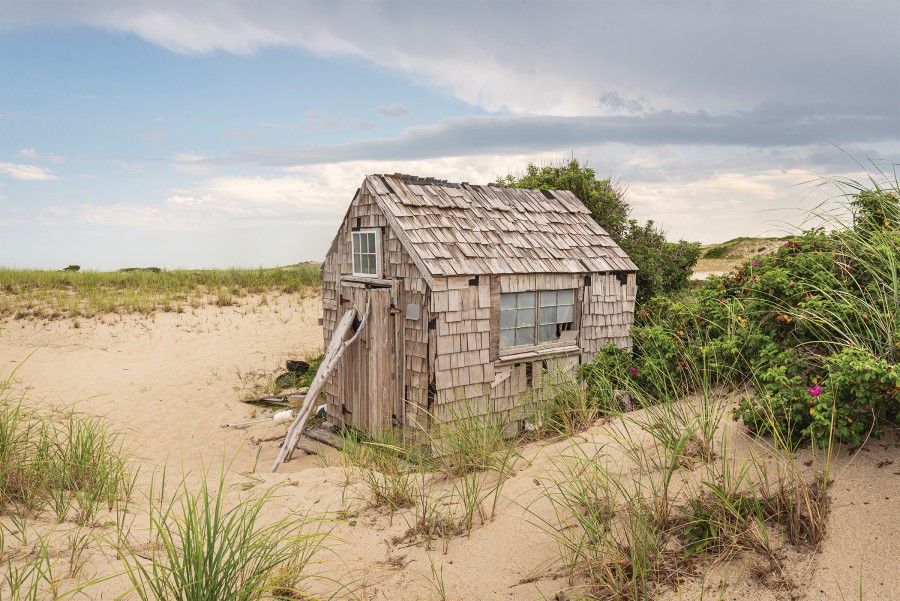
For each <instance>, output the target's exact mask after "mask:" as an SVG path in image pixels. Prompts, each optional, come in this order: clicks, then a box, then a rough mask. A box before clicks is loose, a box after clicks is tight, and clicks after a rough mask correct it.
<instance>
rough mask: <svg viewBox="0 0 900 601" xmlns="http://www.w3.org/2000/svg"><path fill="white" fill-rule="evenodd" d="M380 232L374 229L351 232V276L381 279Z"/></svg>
mask: <svg viewBox="0 0 900 601" xmlns="http://www.w3.org/2000/svg"><path fill="white" fill-rule="evenodd" d="M379 234H381V232H380V231H379V230H376V229H369V230H357V231H354V232H351V234H350V236H351V240H352V244H353V275H355V276H360V277H367V278H380V277H381V236H380V235H379Z"/></svg>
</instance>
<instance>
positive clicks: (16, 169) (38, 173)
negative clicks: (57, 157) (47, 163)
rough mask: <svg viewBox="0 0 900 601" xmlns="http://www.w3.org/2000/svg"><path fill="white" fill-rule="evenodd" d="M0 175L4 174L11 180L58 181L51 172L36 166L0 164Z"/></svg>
mask: <svg viewBox="0 0 900 601" xmlns="http://www.w3.org/2000/svg"><path fill="white" fill-rule="evenodd" d="M0 173H5V174H6V175H8V176H9V177H11V178H12V179H18V180H22V181H32V182H46V181H50V180H54V179H58V178H57V177H56V176H55V175H53V172H52V171H50V170H49V169H47V168H45V167H38V166H37V165H24V164H22V163H0Z"/></svg>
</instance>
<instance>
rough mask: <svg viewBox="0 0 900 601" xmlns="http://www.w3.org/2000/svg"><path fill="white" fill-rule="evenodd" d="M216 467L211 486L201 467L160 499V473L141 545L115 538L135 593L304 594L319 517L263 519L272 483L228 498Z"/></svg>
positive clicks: (248, 597)
mask: <svg viewBox="0 0 900 601" xmlns="http://www.w3.org/2000/svg"><path fill="white" fill-rule="evenodd" d="M225 475H226V469H225V467H224V466H223V469H222V471H221V473H220V475H219V477H218V480H217V481H216V482H215V484H214V485H211V484H210V483H209V482H208V479H207V478H206V474H203V475H202V477H201V481H200V487H199V489H197V490H193V489H192V488H191V487H190V486H188V484H187V482H186V481H184V482H182V483H181V485H180V486H179V487H178V491H177V494H175V495H174V496H173V497H172V498H171V499H169V500H166V497H167V493H166V490H165V488H166V485H165V478H164V477H163V478H161V479H158V480H156V481H155V482H154V485H153V486H151V490H150V494H149V496H148V504H149V507H148V511H149V517H150V529H149V532H148V533H147V539H146V543H145V544H138V543H136V542H134V541H133V540H131V539H128V538H127V537H122V538H121V539H120V541H119V544H118V547H119V554H120V556H121V557H122V558H123V560H124V562H125V565H126V568H127V574H128V577H129V579H130V580H131V582H132V585H133V587H134V588H133V591H134V593H135V594H136V595H137V596H138V597H139V598H140V599H142V600H143V601H150V600H153V601H163V600H170V599H180V600H182V601H201V600H203V601H206V600H212V599H216V600H220V601H253V600H257V599H306V598H313V597H311V596H309V595H308V592H307V587H308V585H309V584H310V581H311V580H312V579H313V578H315V577H316V575H315V574H311V573H309V570H308V568H309V564H310V561H311V560H312V559H313V557H314V556H315V555H316V554H317V553H319V552H320V551H322V550H323V549H324V548H325V540H324V539H325V536H326V533H325V532H324V531H323V530H322V528H321V526H322V522H320V521H317V520H313V519H311V518H309V517H308V516H306V515H301V516H296V515H290V516H287V517H284V518H278V519H275V520H270V519H268V518H267V513H268V511H269V509H270V507H271V506H272V504H273V503H274V502H275V496H274V491H273V490H271V489H270V490H267V491H265V492H263V493H262V494H259V495H255V496H250V497H244V498H234V495H233V494H229V492H228V487H227V485H226V482H225Z"/></svg>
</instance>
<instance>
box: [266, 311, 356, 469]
mask: <svg viewBox="0 0 900 601" xmlns="http://www.w3.org/2000/svg"><path fill="white" fill-rule="evenodd" d="M368 316H369V311H368V308H367V309H366V314H365V315H364V316H363V320H365V319H366V318H367V317H368ZM355 317H356V310H355V309H350V310H349V311H347V312H346V313H345V314H344V316H343V317H342V318H341V321H340V323H339V324H338V328H337V330H335V335H334V336H332V338H331V344H329V346H328V350H327V351H326V353H325V356H324V358H323V359H322V364H321V365H320V366H319V370H318V371H317V372H316V376H315V378H313V381H312V383H311V384H310V386H309V391H307V393H306V399H304V401H303V405H302V406H301V407H300V410H299V411H298V412H297V417H296V418H295V419H294V422H293V423H292V424H291V425H290V427H289V428H288V431H287V434H286V435H285V437H284V444H283V445H282V446H281V450H280V451H279V452H278V456H277V457H276V458H275V462H274V463H273V464H272V469H271V471H272V472H275V471H276V470H277V469H278V466H280V465H281V464H282V463H283V462H284V461H286V460H288V459H290V457H291V455H292V454H293V452H294V449H295V448H296V447H297V442H298V441H299V440H300V435H301V434H302V433H303V426H305V425H306V420H307V419H309V416H310V414H311V413H312V407H313V405H314V404H315V402H316V398H317V397H318V396H319V393H320V392H321V391H322V385H323V384H324V383H325V380H326V379H327V378H328V376H329V375H330V374H331V372H332V371H333V370H334V368H335V367H336V366H337V364H338V361H339V360H340V358H341V355H342V354H343V352H344V350H345V349H346V348H347V346H349V345H350V344H352V342H353V341H354V340H355V339H356V335H355V336H353V338H351V339H350V340H348V341H347V342H346V343H344V342H343V339H344V336H346V335H347V332H348V331H349V330H350V325H351V324H352V323H353V320H354V318H355ZM358 334H359V332H358V331H357V335H358Z"/></svg>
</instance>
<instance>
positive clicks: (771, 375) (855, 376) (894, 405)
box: [581, 182, 900, 445]
mask: <svg viewBox="0 0 900 601" xmlns="http://www.w3.org/2000/svg"><path fill="white" fill-rule="evenodd" d="M844 210H845V212H849V213H851V214H852V216H853V219H852V223H851V224H849V225H840V224H833V225H834V227H833V229H832V230H831V231H826V230H825V229H823V228H818V229H812V230H808V231H805V232H802V233H800V234H799V235H797V236H794V237H791V238H789V239H787V240H786V241H785V242H784V243H783V245H782V246H781V247H780V248H779V249H778V250H777V251H776V252H775V253H773V254H772V255H768V256H761V257H757V258H755V259H752V260H749V261H746V262H745V263H744V264H743V265H742V266H741V267H740V268H739V269H738V270H736V271H735V272H734V273H732V274H729V275H726V276H722V277H711V278H709V280H708V281H707V282H705V283H704V284H702V285H701V286H700V287H698V288H696V289H695V290H693V291H692V292H691V293H684V294H681V295H678V296H674V297H669V298H665V297H657V298H653V299H651V300H649V301H647V302H646V303H644V304H643V305H641V306H640V307H639V308H638V311H637V314H636V318H635V324H634V326H633V327H632V330H631V335H632V339H633V342H634V349H633V351H632V352H630V353H628V352H624V351H619V350H616V349H605V350H604V351H602V352H600V353H598V354H597V355H596V357H595V359H594V361H593V363H592V364H590V365H587V366H584V367H583V368H582V371H581V374H582V377H583V378H585V380H586V382H587V384H588V387H589V390H591V392H592V394H593V395H595V396H602V395H604V394H607V395H608V392H606V391H607V390H608V389H610V388H612V389H621V390H630V391H633V392H636V393H639V395H640V396H641V397H642V398H643V399H645V400H655V401H656V402H662V401H668V400H672V399H673V398H677V397H679V396H683V395H685V394H689V393H692V392H697V390H698V388H702V387H703V386H706V385H718V386H724V387H728V388H736V387H739V386H742V385H745V384H751V385H752V386H753V388H754V390H755V395H753V396H751V397H749V398H746V399H744V400H743V401H742V402H741V404H740V406H739V407H738V408H737V410H736V411H735V417H736V418H739V419H742V420H743V421H744V423H745V424H747V425H748V426H749V427H750V428H751V429H753V430H755V431H757V432H760V433H777V434H778V435H779V436H781V437H783V438H784V439H786V440H789V441H791V443H792V444H797V443H799V442H801V441H804V440H813V441H815V442H816V443H817V444H827V443H828V442H829V440H830V437H831V436H832V435H833V436H834V438H835V440H837V441H841V442H847V443H850V444H853V445H859V444H861V443H862V441H863V440H864V438H865V436H866V435H867V434H868V433H869V432H872V433H874V434H876V435H877V434H878V432H879V431H880V427H881V425H882V424H883V423H900V404H898V391H900V379H898V377H897V376H896V375H895V368H894V365H895V363H896V362H897V361H898V359H900V312H898V310H897V307H898V306H900V230H898V229H897V225H898V224H900V189H898V184H897V183H896V182H889V183H888V184H877V183H875V182H873V183H872V185H871V189H863V188H862V187H861V186H857V187H855V188H852V189H851V190H850V193H849V199H848V202H847V203H845V207H844ZM699 370H702V371H703V372H704V374H703V377H698V371H699ZM776 431H777V432H776Z"/></svg>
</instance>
